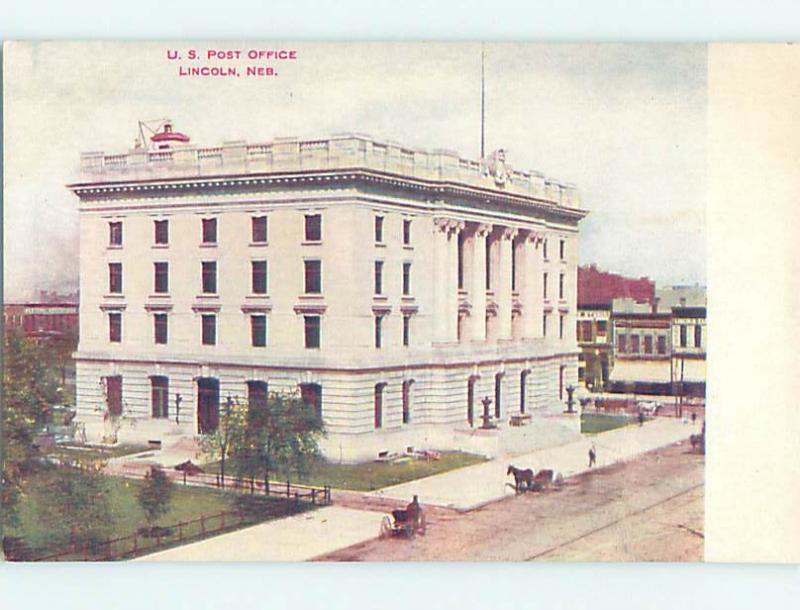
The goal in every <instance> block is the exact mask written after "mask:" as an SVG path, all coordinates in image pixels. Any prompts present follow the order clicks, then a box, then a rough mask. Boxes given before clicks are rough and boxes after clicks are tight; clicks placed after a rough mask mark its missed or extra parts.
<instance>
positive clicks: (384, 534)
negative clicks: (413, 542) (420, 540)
mask: <svg viewBox="0 0 800 610" xmlns="http://www.w3.org/2000/svg"><path fill="white" fill-rule="evenodd" d="M398 534H402V535H404V536H405V537H406V538H411V537H412V536H415V535H416V534H420V535H422V536H424V535H425V513H424V512H423V510H422V507H421V506H420V505H419V500H418V499H417V496H414V499H413V500H412V501H411V503H410V504H409V505H408V506H407V507H406V508H405V510H393V511H392V515H391V517H390V516H389V515H385V516H384V517H383V519H381V538H388V537H389V536H394V535H398Z"/></svg>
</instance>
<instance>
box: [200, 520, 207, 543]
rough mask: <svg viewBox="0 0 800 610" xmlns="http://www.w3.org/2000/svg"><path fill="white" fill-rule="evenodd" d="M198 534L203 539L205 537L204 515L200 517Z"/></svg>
mask: <svg viewBox="0 0 800 610" xmlns="http://www.w3.org/2000/svg"><path fill="white" fill-rule="evenodd" d="M200 533H201V535H202V537H203V538H205V537H206V517H205V515H200Z"/></svg>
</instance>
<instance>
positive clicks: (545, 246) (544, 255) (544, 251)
mask: <svg viewBox="0 0 800 610" xmlns="http://www.w3.org/2000/svg"><path fill="white" fill-rule="evenodd" d="M542 256H543V257H544V260H547V240H546V239H545V240H544V241H543V242H542Z"/></svg>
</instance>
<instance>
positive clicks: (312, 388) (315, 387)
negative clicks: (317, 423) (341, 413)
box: [300, 383, 322, 419]
mask: <svg viewBox="0 0 800 610" xmlns="http://www.w3.org/2000/svg"><path fill="white" fill-rule="evenodd" d="M300 398H301V399H302V400H303V403H305V404H306V405H307V406H309V407H311V408H312V409H314V413H316V415H317V417H318V418H320V419H322V386H321V385H319V384H317V383H301V384H300Z"/></svg>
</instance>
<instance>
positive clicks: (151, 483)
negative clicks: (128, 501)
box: [137, 466, 173, 527]
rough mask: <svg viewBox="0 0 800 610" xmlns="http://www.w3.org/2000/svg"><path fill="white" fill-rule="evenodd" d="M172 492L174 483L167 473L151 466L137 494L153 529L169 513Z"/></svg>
mask: <svg viewBox="0 0 800 610" xmlns="http://www.w3.org/2000/svg"><path fill="white" fill-rule="evenodd" d="M172 491H173V483H172V481H171V480H170V478H169V477H168V476H167V475H166V473H165V472H164V471H163V470H161V468H159V467H158V466H151V467H150V471H149V472H148V473H147V474H146V475H145V478H144V483H143V484H142V486H141V487H140V488H139V492H138V494H137V499H138V500H139V505H140V506H141V507H142V510H143V511H144V514H145V516H146V517H147V523H148V524H149V525H150V526H151V527H152V526H153V525H155V523H156V522H157V521H158V520H159V519H160V518H161V517H162V516H163V515H165V514H166V513H167V512H169V508H170V503H171V502H172Z"/></svg>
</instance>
